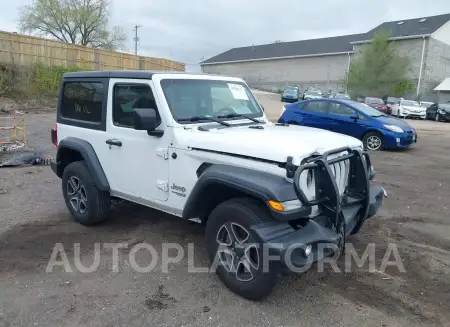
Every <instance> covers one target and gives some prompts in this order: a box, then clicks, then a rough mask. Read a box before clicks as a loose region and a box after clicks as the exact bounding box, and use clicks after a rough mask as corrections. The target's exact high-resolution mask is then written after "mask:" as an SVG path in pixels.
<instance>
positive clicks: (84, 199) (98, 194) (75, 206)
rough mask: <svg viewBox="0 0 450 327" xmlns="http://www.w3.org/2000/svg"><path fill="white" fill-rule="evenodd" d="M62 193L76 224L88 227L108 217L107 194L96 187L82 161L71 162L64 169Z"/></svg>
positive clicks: (109, 202) (108, 197)
mask: <svg viewBox="0 0 450 327" xmlns="http://www.w3.org/2000/svg"><path fill="white" fill-rule="evenodd" d="M62 191H63V194H64V200H65V201H66V206H67V208H68V209H69V211H70V213H71V214H72V216H73V218H74V219H75V221H77V222H78V223H80V224H82V225H86V226H90V225H94V224H98V223H100V222H102V221H104V220H105V219H106V218H107V217H108V213H109V209H110V205H111V200H110V196H109V193H108V192H105V191H102V190H100V189H99V188H98V187H97V184H96V183H95V181H94V178H93V177H92V175H91V173H90V172H89V170H88V169H87V167H86V163H85V162H84V161H76V162H72V163H70V164H69V165H67V167H66V168H65V169H64V173H63V176H62Z"/></svg>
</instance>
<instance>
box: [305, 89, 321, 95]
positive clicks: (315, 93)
mask: <svg viewBox="0 0 450 327" xmlns="http://www.w3.org/2000/svg"><path fill="white" fill-rule="evenodd" d="M306 94H308V95H322V92H321V91H319V90H308V91H306Z"/></svg>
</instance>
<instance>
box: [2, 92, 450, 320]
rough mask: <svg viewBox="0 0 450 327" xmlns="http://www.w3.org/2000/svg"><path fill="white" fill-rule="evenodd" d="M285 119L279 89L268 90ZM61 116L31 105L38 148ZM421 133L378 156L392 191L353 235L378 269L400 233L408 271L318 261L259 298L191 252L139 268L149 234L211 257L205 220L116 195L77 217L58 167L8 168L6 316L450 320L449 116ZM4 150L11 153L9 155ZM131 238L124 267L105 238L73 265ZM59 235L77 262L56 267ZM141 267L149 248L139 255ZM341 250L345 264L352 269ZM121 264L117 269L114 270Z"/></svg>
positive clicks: (152, 239) (267, 97)
mask: <svg viewBox="0 0 450 327" xmlns="http://www.w3.org/2000/svg"><path fill="white" fill-rule="evenodd" d="M257 97H258V98H259V100H260V101H261V103H263V104H264V107H265V108H266V113H267V114H268V116H269V117H271V118H273V119H276V118H277V117H278V114H279V112H280V110H281V106H282V104H281V103H280V102H279V96H278V95H271V94H265V93H258V94H257ZM54 117H55V115H54V114H38V115H31V114H30V115H28V116H27V119H28V123H29V131H30V146H31V147H33V148H35V149H40V150H43V151H46V154H47V155H48V156H52V155H53V153H54V149H52V147H51V146H50V145H49V143H50V142H49V130H50V128H51V127H52V126H53V124H54ZM411 123H412V124H413V125H415V127H416V128H417V129H418V131H419V143H418V144H417V145H416V146H415V147H413V148H412V149H409V150H407V151H395V152H384V151H383V152H377V153H374V154H373V155H372V158H373V161H374V165H375V168H376V170H377V176H376V179H377V181H378V182H379V183H381V184H382V185H383V186H384V187H385V188H386V190H387V192H388V195H389V197H388V198H387V199H386V200H385V204H384V206H383V208H382V209H381V211H380V212H379V214H378V216H377V217H376V218H373V219H371V220H369V221H368V222H367V224H366V225H364V227H363V229H362V231H361V232H360V233H359V234H358V235H356V236H352V237H350V238H349V239H348V242H349V243H351V244H352V245H353V246H354V247H355V248H356V249H357V251H358V253H359V255H361V254H362V253H363V251H364V249H365V248H366V246H367V245H368V244H369V243H371V242H373V243H374V244H375V249H376V251H375V253H376V259H377V260H376V267H377V268H379V267H380V264H381V262H382V258H383V256H384V254H385V253H386V249H387V246H388V244H389V243H395V244H396V246H397V248H398V250H399V255H400V257H401V258H402V263H403V265H404V267H405V270H406V272H404V273H402V272H399V270H398V269H397V268H396V267H388V268H387V270H386V271H385V273H380V272H378V273H377V272H369V267H368V266H367V265H364V266H362V267H360V268H358V267H356V266H355V265H354V266H353V269H352V271H351V272H348V273H335V272H333V271H332V270H331V269H330V268H329V267H328V266H326V267H327V269H326V270H325V272H322V273H318V272H317V270H316V269H313V270H311V271H309V272H307V273H304V274H302V275H296V276H288V277H285V278H283V279H282V281H281V284H280V285H279V287H278V288H277V290H276V291H275V293H274V294H272V295H271V296H270V297H269V298H268V299H267V300H265V301H263V302H260V303H254V302H250V301H246V300H243V299H242V298H239V297H238V296H236V295H234V294H232V293H231V292H229V291H228V290H227V289H226V288H225V287H224V286H223V285H222V284H221V283H220V281H219V280H218V279H217V278H216V276H215V275H213V274H207V273H188V263H189V261H188V259H187V258H186V259H183V260H182V261H181V262H179V263H176V264H171V265H169V271H168V272H163V269H162V267H161V265H159V264H158V265H157V267H156V268H155V269H154V270H153V271H152V272H150V273H139V272H137V271H134V270H132V269H131V268H130V261H129V258H130V257H129V250H130V248H131V247H132V246H133V245H134V244H138V243H141V242H147V243H149V244H151V245H152V246H153V247H154V248H155V249H156V250H157V253H158V254H161V244H162V243H163V242H171V243H179V244H182V245H183V248H184V250H185V251H186V252H187V251H188V244H194V247H193V249H194V250H193V253H194V254H193V256H192V257H193V259H192V260H193V261H194V262H195V264H196V266H207V263H208V260H207V256H206V251H205V249H204V248H203V234H204V228H203V227H202V226H200V225H197V224H195V223H190V222H186V221H181V220H179V219H177V218H174V217H171V216H168V215H165V214H161V213H159V212H156V211H154V210H151V209H147V208H144V207H141V206H137V205H132V204H117V205H116V206H115V207H114V210H113V213H112V219H111V220H110V221H108V222H107V223H106V224H103V225H101V226H96V227H91V228H88V227H83V226H81V225H79V224H77V223H75V222H73V221H72V219H71V217H70V215H69V214H68V211H67V209H66V207H65V205H64V202H63V198H62V194H61V186H60V180H58V179H57V178H56V177H55V176H54V174H53V173H52V171H51V170H50V169H49V168H48V167H23V168H15V169H12V168H2V169H0V290H1V291H0V326H62V325H64V326H118V325H123V326H286V327H287V326H299V324H300V322H301V325H302V326H319V325H320V326H350V325H352V326H377V327H383V326H449V325H450V310H449V309H450V279H449V277H450V276H449V271H450V222H449V218H450V214H449V210H448V209H449V206H450V204H449V203H448V196H449V194H450V174H448V169H450V160H449V155H448V153H449V150H450V146H449V144H450V142H449V141H450V124H445V123H434V122H422V121H411ZM0 160H1V158H0ZM114 242H120V243H126V244H128V249H122V250H121V251H120V253H121V254H120V257H119V261H118V262H117V263H116V265H114V263H113V256H112V254H111V250H110V249H105V248H103V247H102V248H101V252H100V253H101V256H100V266H99V269H97V270H96V271H95V272H91V273H82V272H80V271H79V270H77V269H75V264H74V257H76V256H75V248H74V244H75V243H79V246H80V248H81V261H82V262H83V263H84V264H85V265H86V266H88V265H89V264H90V263H92V262H93V260H94V257H93V249H94V243H101V244H105V243H114ZM57 243H61V244H62V245H63V247H64V250H65V253H66V254H67V257H68V260H69V262H70V265H71V268H72V269H73V272H66V271H65V270H64V267H55V268H54V270H53V272H46V267H47V264H48V261H49V259H50V257H51V254H52V250H53V248H54V246H55V244H57ZM136 257H137V260H138V262H139V263H140V265H141V266H145V265H147V264H148V263H149V262H150V260H151V257H150V254H149V252H146V251H142V252H139V253H138V255H137V256H136ZM343 261H344V260H343V258H341V259H340V260H339V262H338V265H339V267H343ZM113 267H116V268H117V269H113Z"/></svg>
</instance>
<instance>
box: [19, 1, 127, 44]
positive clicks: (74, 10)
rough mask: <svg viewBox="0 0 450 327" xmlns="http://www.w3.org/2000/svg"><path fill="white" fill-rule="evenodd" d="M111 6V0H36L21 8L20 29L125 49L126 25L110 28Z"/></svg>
mask: <svg viewBox="0 0 450 327" xmlns="http://www.w3.org/2000/svg"><path fill="white" fill-rule="evenodd" d="M109 7H110V1H109V0H33V2H32V3H31V4H30V5H26V6H24V7H22V8H21V13H20V19H19V30H20V31H21V32H23V33H29V34H36V35H40V36H51V37H54V38H56V39H57V40H59V41H62V42H66V43H72V44H80V45H84V46H90V47H93V48H103V49H107V50H118V49H123V47H124V45H125V42H126V40H127V37H126V35H125V33H124V32H123V29H122V28H121V27H119V26H113V27H112V28H108V26H109V24H108V23H109Z"/></svg>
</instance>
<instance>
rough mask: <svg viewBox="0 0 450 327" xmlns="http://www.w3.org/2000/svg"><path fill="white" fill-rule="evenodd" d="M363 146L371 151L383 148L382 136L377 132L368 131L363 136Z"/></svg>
mask: <svg viewBox="0 0 450 327" xmlns="http://www.w3.org/2000/svg"><path fill="white" fill-rule="evenodd" d="M363 144H364V147H365V148H366V149H368V150H371V151H377V150H381V149H383V146H384V142H383V136H382V135H381V134H380V133H378V132H369V133H367V134H366V135H364V137H363Z"/></svg>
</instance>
